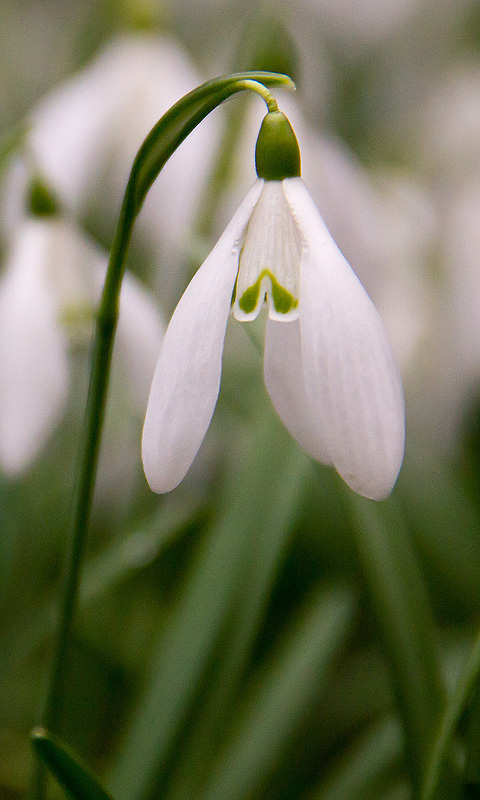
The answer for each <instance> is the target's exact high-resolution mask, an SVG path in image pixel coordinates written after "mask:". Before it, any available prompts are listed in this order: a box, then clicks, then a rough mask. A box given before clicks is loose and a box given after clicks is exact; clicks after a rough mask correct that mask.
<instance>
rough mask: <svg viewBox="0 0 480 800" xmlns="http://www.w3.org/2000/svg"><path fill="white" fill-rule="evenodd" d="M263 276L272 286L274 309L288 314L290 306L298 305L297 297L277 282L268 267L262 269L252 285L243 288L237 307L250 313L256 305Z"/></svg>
mask: <svg viewBox="0 0 480 800" xmlns="http://www.w3.org/2000/svg"><path fill="white" fill-rule="evenodd" d="M265 277H268V278H269V280H270V284H271V287H272V294H271V297H272V300H273V305H274V306H275V311H277V312H278V313H279V314H288V312H289V311H291V310H292V308H296V307H297V306H298V300H297V298H296V297H294V296H293V294H291V293H290V292H289V291H288V290H287V289H284V287H283V286H281V285H280V284H279V282H278V281H277V279H276V278H275V276H274V275H273V274H272V273H271V272H270V270H269V269H264V270H262V272H261V273H260V275H259V276H258V280H256V281H255V283H254V284H253V286H249V287H248V289H245V291H244V293H243V294H242V296H241V298H240V300H239V301H238V305H239V307H240V308H241V309H242V311H244V312H245V314H251V312H252V311H254V310H255V308H256V307H257V303H258V298H259V295H260V286H261V283H262V280H263V278H265Z"/></svg>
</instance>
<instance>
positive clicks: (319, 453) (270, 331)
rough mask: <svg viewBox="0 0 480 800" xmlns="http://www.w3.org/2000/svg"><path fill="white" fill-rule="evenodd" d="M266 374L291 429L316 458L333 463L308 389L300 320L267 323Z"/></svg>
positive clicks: (277, 406) (276, 404) (273, 397)
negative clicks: (305, 377)
mask: <svg viewBox="0 0 480 800" xmlns="http://www.w3.org/2000/svg"><path fill="white" fill-rule="evenodd" d="M264 374H265V385H266V387H267V391H268V393H269V395H270V398H271V400H272V403H273V405H274V407H275V410H276V412H277V414H278V416H279V417H280V419H281V420H282V422H283V424H284V425H285V427H286V428H287V430H288V431H290V433H291V434H292V436H293V437H294V438H295V439H296V440H297V442H298V443H299V445H300V447H301V448H302V449H303V450H305V452H306V453H308V454H309V455H310V456H312V458H315V459H316V460H317V461H321V462H322V463H323V464H330V463H331V461H330V457H329V455H328V448H327V443H326V439H325V433H324V431H323V430H322V429H321V425H320V424H319V421H318V420H317V419H316V418H315V415H314V413H313V410H312V407H311V403H310V399H309V397H308V395H307V391H306V388H305V379H304V370H303V363H302V353H301V341H300V323H299V321H298V320H295V321H293V322H277V321H276V320H272V319H268V320H267V328H266V333H265V367H264Z"/></svg>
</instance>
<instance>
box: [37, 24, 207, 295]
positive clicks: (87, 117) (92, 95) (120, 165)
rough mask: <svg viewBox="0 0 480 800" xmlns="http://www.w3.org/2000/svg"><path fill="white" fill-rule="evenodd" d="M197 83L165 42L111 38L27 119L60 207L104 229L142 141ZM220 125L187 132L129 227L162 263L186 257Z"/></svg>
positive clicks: (182, 57) (179, 52) (177, 49)
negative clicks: (95, 216) (99, 221)
mask: <svg viewBox="0 0 480 800" xmlns="http://www.w3.org/2000/svg"><path fill="white" fill-rule="evenodd" d="M201 82H202V79H201V77H200V76H199V75H198V73H197V71H196V70H195V68H194V66H193V65H192V64H191V62H190V60H189V58H188V56H187V55H186V53H185V51H184V50H183V49H182V48H181V46H180V45H178V44H177V43H176V42H175V41H174V40H172V39H169V38H167V37H160V36H153V35H147V34H137V35H129V36H128V35H125V36H123V37H119V38H117V39H114V40H112V41H111V42H110V43H109V44H108V45H107V46H106V47H105V49H104V50H103V51H102V52H101V53H100V54H99V55H98V56H97V57H96V58H95V59H94V60H93V61H92V63H90V64H89V65H88V66H87V67H86V68H85V69H83V70H82V71H81V72H80V73H79V74H78V75H77V76H75V77H73V78H71V79H70V80H68V81H67V82H65V83H64V84H63V85H62V86H61V87H60V88H58V89H55V90H53V91H52V92H51V93H50V95H48V96H47V97H46V98H45V99H44V100H43V101H42V102H41V104H40V105H39V106H38V107H37V108H36V110H35V111H34V112H33V113H32V115H31V130H30V134H29V147H30V151H31V155H32V158H33V161H34V163H35V165H36V167H37V169H38V171H39V172H40V173H41V174H42V175H43V176H44V177H45V178H46V180H47V182H48V183H49V185H51V186H52V188H53V189H54V190H55V191H56V192H57V194H58V195H59V197H60V199H61V201H62V204H64V205H65V206H66V207H67V208H68V209H70V210H71V211H73V212H75V213H76V214H77V215H78V214H79V213H83V212H84V211H85V209H90V211H91V210H92V208H93V209H94V211H95V212H97V213H100V214H101V218H103V219H104V220H105V219H107V220H109V224H110V227H112V226H113V224H114V222H115V221H116V219H117V217H118V213H119V209H120V205H121V201H122V197H123V193H124V189H125V185H126V182H127V178H128V175H129V172H130V169H131V166H132V163H133V160H134V158H135V155H136V153H137V151H138V149H139V147H140V145H141V144H142V142H143V140H144V139H145V137H146V136H147V134H148V133H149V131H150V129H151V128H152V127H153V125H154V124H155V123H156V122H157V121H158V119H159V118H160V117H161V116H162V114H163V113H164V112H165V111H167V109H168V108H170V106H172V105H173V103H175V102H176V101H177V100H178V98H179V97H182V96H183V95H184V94H186V93H187V92H189V91H190V90H191V89H193V88H195V87H196V86H197V85H198V84H200V83H201ZM219 124H220V118H219V115H212V116H211V117H209V118H208V119H207V120H205V121H204V123H203V124H202V125H200V126H199V127H198V128H197V129H196V130H195V131H193V132H192V134H191V135H190V136H189V137H188V138H187V140H186V141H185V142H184V143H183V144H182V145H181V147H180V149H179V150H180V151H179V153H175V154H174V155H173V156H172V158H171V160H170V161H169V162H168V163H167V164H166V165H165V167H164V169H163V170H162V173H161V175H160V176H159V178H158V180H156V181H155V183H154V185H153V186H152V188H151V189H150V191H149V193H148V197H147V199H146V201H145V204H144V207H143V209H142V213H141V214H140V216H139V219H138V222H137V226H136V228H137V231H140V233H141V234H142V235H143V236H144V237H146V238H147V240H148V242H149V244H150V246H151V247H152V248H154V249H155V252H156V253H157V255H158V254H160V256H161V259H162V260H163V261H164V260H168V259H170V260H171V259H172V258H173V257H174V256H176V255H177V254H178V253H179V252H180V253H181V252H184V251H185V249H186V248H185V241H186V239H187V235H188V232H189V230H190V229H191V226H192V220H193V218H194V215H195V213H196V209H197V206H198V201H199V197H200V194H201V191H202V188H203V185H204V181H205V179H206V177H207V175H208V174H209V170H210V164H211V159H212V157H213V152H214V147H215V143H216V141H217V140H218V126H219ZM178 273H179V270H178V269H177V270H175V273H174V275H177V274H178ZM164 274H165V270H162V276H163V275H164ZM162 288H163V284H162Z"/></svg>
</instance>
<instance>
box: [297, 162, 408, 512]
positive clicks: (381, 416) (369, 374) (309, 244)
mask: <svg viewBox="0 0 480 800" xmlns="http://www.w3.org/2000/svg"><path fill="white" fill-rule="evenodd" d="M284 186H285V194H286V197H287V200H288V201H289V203H290V207H291V209H292V213H293V214H294V217H295V219H296V221H297V224H298V226H299V229H300V232H301V235H302V238H303V254H302V263H301V273H300V309H299V310H300V330H301V339H302V357H303V366H304V371H305V384H306V387H307V392H308V393H309V395H310V398H311V401H312V403H314V404H315V409H316V411H317V413H318V417H319V419H320V420H321V423H322V427H323V429H324V431H325V435H326V437H327V446H328V452H329V454H330V457H331V460H332V463H333V464H334V466H335V467H336V469H337V471H338V472H339V474H340V475H341V476H342V478H343V479H344V480H345V482H346V483H347V484H348V485H349V486H350V487H351V488H352V489H354V490H355V491H356V492H358V493H359V494H363V495H364V496H366V497H370V498H372V499H375V500H380V499H383V498H385V497H386V496H387V495H388V494H389V493H390V491H391V490H392V488H393V485H394V483H395V480H396V478H397V475H398V471H399V469H400V466H401V463H402V459H403V450H404V437H405V428H404V425H405V423H404V419H405V415H404V399H403V387H402V381H401V378H400V374H399V371H398V367H397V364H396V361H395V357H394V355H393V352H392V349H391V345H390V342H389V340H388V337H387V334H386V331H385V328H384V326H383V323H382V321H381V319H380V316H379V314H378V312H377V311H376V309H375V307H374V305H373V303H372V302H371V300H370V298H369V297H368V295H367V293H366V292H365V290H364V288H363V287H362V285H361V283H360V282H359V280H358V278H357V277H356V275H355V273H354V272H353V270H352V269H351V267H350V266H349V264H348V263H347V261H346V260H345V258H344V257H343V255H342V254H341V252H340V250H339V249H338V247H337V246H336V244H335V242H334V241H333V239H332V237H331V235H330V233H329V231H328V230H327V228H326V226H325V224H324V222H323V220H322V218H321V217H320V214H319V213H318V211H317V209H316V207H315V205H314V203H313V201H312V199H311V197H310V195H309V194H308V192H307V190H306V188H305V186H304V184H303V182H302V181H301V179H299V178H293V179H289V180H286V181H284Z"/></svg>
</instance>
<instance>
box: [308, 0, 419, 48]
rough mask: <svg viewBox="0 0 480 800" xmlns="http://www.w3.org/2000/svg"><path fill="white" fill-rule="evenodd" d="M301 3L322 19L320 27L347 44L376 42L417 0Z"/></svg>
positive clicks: (402, 20)
mask: <svg viewBox="0 0 480 800" xmlns="http://www.w3.org/2000/svg"><path fill="white" fill-rule="evenodd" d="M301 5H303V6H304V7H305V8H306V9H308V10H309V11H310V12H312V13H313V14H314V15H315V16H316V17H317V19H318V22H321V25H322V30H325V28H326V29H327V31H328V32H329V33H330V34H333V35H334V36H335V37H338V38H339V39H340V40H345V41H348V43H349V45H350V48H353V49H355V47H360V46H362V45H366V44H370V43H374V44H375V43H377V42H378V41H382V40H384V39H386V38H387V37H388V36H391V35H392V34H393V33H395V31H397V30H398V28H399V27H400V26H401V25H402V24H404V23H405V21H406V20H407V19H408V17H409V16H410V14H411V13H412V11H414V10H415V9H416V8H417V6H418V0H302V3H301Z"/></svg>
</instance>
